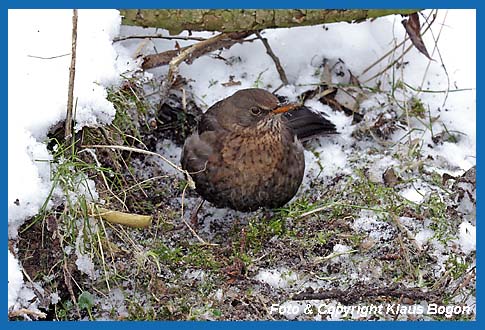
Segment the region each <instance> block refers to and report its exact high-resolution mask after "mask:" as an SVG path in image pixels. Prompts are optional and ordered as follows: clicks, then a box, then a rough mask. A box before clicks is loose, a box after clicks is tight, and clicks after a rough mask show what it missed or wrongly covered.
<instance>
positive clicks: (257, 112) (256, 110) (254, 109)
mask: <svg viewBox="0 0 485 330" xmlns="http://www.w3.org/2000/svg"><path fill="white" fill-rule="evenodd" d="M249 111H251V114H252V115H254V116H259V115H260V114H261V109H260V108H258V107H252V108H251V109H249Z"/></svg>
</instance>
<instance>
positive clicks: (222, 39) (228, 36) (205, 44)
mask: <svg viewBox="0 0 485 330" xmlns="http://www.w3.org/2000/svg"><path fill="white" fill-rule="evenodd" d="M250 34H252V32H251V31H249V32H248V31H245V32H233V33H221V34H219V35H217V36H215V37H212V38H210V39H206V40H204V41H201V42H198V43H196V44H193V45H192V46H189V47H186V48H182V51H181V52H180V54H179V55H177V56H176V57H174V58H173V59H171V60H170V63H169V65H168V73H167V76H166V78H165V80H164V81H163V82H162V86H161V87H160V105H163V104H164V103H165V101H166V99H167V97H168V93H169V91H170V88H172V85H173V83H174V82H175V79H176V78H177V74H178V67H179V65H180V64H181V63H182V62H184V61H186V62H189V63H190V62H191V61H193V60H194V59H195V58H198V57H200V56H202V55H204V54H206V53H208V52H211V51H214V50H216V49H219V48H221V47H230V46H232V45H233V44H235V43H236V42H238V41H239V40H240V39H243V38H245V37H247V36H249V35H250ZM145 64H146V62H144V63H143V68H144V69H146V67H145Z"/></svg>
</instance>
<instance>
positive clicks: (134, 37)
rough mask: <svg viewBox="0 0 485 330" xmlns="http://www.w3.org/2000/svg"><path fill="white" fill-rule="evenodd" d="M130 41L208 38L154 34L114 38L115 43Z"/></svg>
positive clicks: (200, 39)
mask: <svg viewBox="0 0 485 330" xmlns="http://www.w3.org/2000/svg"><path fill="white" fill-rule="evenodd" d="M130 39H166V40H195V41H204V40H206V38H201V37H191V36H164V35H162V34H154V35H138V36H125V37H118V38H114V39H113V42H119V41H124V40H130Z"/></svg>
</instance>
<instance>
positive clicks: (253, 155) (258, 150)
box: [221, 131, 285, 177]
mask: <svg viewBox="0 0 485 330" xmlns="http://www.w3.org/2000/svg"><path fill="white" fill-rule="evenodd" d="M284 149H285V145H284V143H283V136H282V135H281V134H279V133H277V132H271V131H269V132H265V133H264V134H239V133H231V134H229V135H228V136H227V137H226V139H225V141H224V143H223V148H222V151H221V156H222V159H223V161H224V162H225V163H226V164H231V165H232V166H234V167H235V169H237V170H238V171H240V172H245V173H246V172H247V173H258V175H262V176H268V177H269V176H271V174H272V172H273V171H274V169H276V167H277V165H278V164H279V163H281V161H282V158H283V156H284V154H285V150H284Z"/></svg>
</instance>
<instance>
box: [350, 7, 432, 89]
mask: <svg viewBox="0 0 485 330" xmlns="http://www.w3.org/2000/svg"><path fill="white" fill-rule="evenodd" d="M435 19H436V16H434V17H433V19H432V20H431V22H427V23H428V25H427V26H426V28H425V29H424V31H423V33H422V35H424V34H425V33H426V32H427V31H428V30H429V29H430V28H431V26H432V25H433V22H434V21H435ZM408 39H409V36H408V35H407V34H406V36H405V37H404V40H403V41H401V42H400V43H399V44H398V45H396V46H394V47H393V48H392V49H391V50H389V51H388V52H387V53H386V54H384V55H382V56H381V57H380V58H379V59H377V60H376V61H375V62H374V63H372V64H371V65H369V66H368V67H367V68H366V69H365V70H364V71H362V73H361V74H360V75H358V76H357V78H358V79H359V80H361V79H362V77H363V76H364V74H366V73H367V72H368V71H369V70H371V69H372V68H373V67H374V66H376V65H377V64H379V63H380V62H381V61H383V60H384V59H386V58H387V57H388V56H389V55H391V54H392V53H393V52H394V51H396V49H398V48H399V47H401V46H402V45H404V43H405V42H406V41H407V40H408ZM412 48H413V45H412V44H411V46H409V47H407V48H406V50H405V51H403V53H402V54H401V55H399V56H398V58H397V59H395V60H394V61H392V62H391V63H389V64H388V65H387V66H386V67H385V68H384V69H383V70H381V71H379V72H378V73H376V74H375V75H373V76H372V77H370V78H368V79H366V80H365V81H364V82H362V83H367V82H369V81H371V80H373V79H374V78H376V77H378V76H380V75H381V74H383V73H384V72H386V71H387V70H389V69H390V68H392V67H393V66H394V65H395V64H396V63H398V62H399V61H400V60H401V59H402V58H403V57H404V55H406V54H407V53H408V52H409V51H410V50H411V49H412Z"/></svg>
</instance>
